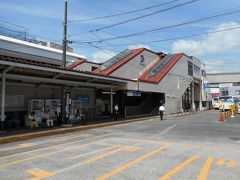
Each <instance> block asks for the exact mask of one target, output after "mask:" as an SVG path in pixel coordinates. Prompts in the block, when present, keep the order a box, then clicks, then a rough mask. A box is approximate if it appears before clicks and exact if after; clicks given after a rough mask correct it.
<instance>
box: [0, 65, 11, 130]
mask: <svg viewBox="0 0 240 180" xmlns="http://www.w3.org/2000/svg"><path fill="white" fill-rule="evenodd" d="M13 67H14V66H9V67H7V68H6V69H4V71H3V72H2V102H1V121H0V123H1V124H0V125H1V130H3V129H4V121H5V96H6V95H5V90H6V73H7V72H8V71H10V70H11V69H12V68H13Z"/></svg>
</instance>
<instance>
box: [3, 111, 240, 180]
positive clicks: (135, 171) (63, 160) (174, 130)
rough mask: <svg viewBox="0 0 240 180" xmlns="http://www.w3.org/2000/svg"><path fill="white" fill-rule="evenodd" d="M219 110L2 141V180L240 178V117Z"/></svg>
mask: <svg viewBox="0 0 240 180" xmlns="http://www.w3.org/2000/svg"><path fill="white" fill-rule="evenodd" d="M217 119H218V114H217V111H208V112H201V113H199V114H194V115H189V116H182V117H177V118H176V117H168V118H167V119H165V120H164V121H160V120H159V119H158V118H157V119H150V120H146V121H139V122H134V123H128V124H120V125H115V126H111V127H105V128H98V129H93V130H87V131H81V132H74V133H67V134H62V135H55V136H49V137H43V138H37V139H32V140H27V141H21V142H15V143H9V144H4V145H0V179H1V180H14V179H19V180H22V179H29V180H30V179H31V180H40V179H64V180H68V179H71V180H75V179H76V180H92V179H98V180H104V179H113V180H115V179H116V180H119V179H120V180H130V179H133V180H136V179H137V180H142V179H144V180H158V179H159V180H165V179H173V180H188V179H197V180H204V179H212V180H222V179H226V180H239V179H240V117H236V118H235V119H232V120H229V121H227V122H224V123H221V122H219V121H217Z"/></svg>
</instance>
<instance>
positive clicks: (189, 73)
mask: <svg viewBox="0 0 240 180" xmlns="http://www.w3.org/2000/svg"><path fill="white" fill-rule="evenodd" d="M188 75H189V76H193V63H192V62H190V61H188Z"/></svg>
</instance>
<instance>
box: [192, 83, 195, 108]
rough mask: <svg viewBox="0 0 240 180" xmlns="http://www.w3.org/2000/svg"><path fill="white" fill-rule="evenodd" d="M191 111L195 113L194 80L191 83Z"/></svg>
mask: <svg viewBox="0 0 240 180" xmlns="http://www.w3.org/2000/svg"><path fill="white" fill-rule="evenodd" d="M192 111H195V104H194V80H193V82H192Z"/></svg>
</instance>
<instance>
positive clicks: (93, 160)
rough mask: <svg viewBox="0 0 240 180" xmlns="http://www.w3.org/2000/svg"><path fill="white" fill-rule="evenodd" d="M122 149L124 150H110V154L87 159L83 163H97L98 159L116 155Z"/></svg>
mask: <svg viewBox="0 0 240 180" xmlns="http://www.w3.org/2000/svg"><path fill="white" fill-rule="evenodd" d="M124 149H126V146H124V147H120V148H117V149H115V150H112V151H110V152H107V153H105V154H103V155H100V156H97V157H94V158H91V159H88V160H86V161H84V163H87V164H90V163H93V162H95V161H97V160H99V159H103V158H104V157H107V156H110V155H112V154H115V153H117V152H119V151H122V150H124Z"/></svg>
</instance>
